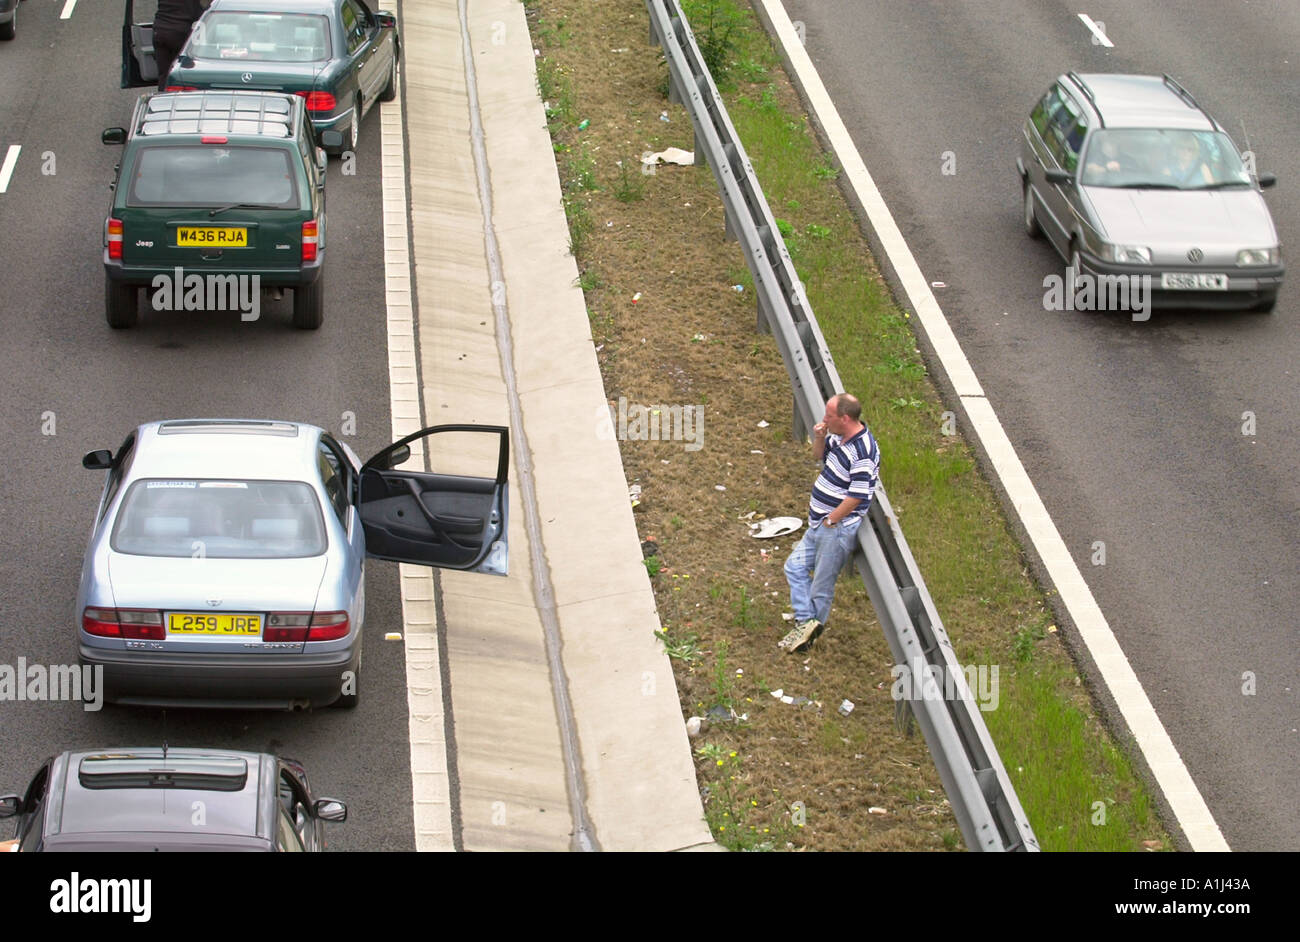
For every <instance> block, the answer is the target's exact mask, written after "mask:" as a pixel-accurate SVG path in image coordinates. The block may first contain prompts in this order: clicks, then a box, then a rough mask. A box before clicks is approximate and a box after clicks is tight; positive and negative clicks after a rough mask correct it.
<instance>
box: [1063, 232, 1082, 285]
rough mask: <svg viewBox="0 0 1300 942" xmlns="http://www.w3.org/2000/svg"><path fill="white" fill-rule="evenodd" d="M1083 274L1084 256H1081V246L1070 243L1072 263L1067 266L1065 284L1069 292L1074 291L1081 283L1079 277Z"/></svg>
mask: <svg viewBox="0 0 1300 942" xmlns="http://www.w3.org/2000/svg"><path fill="white" fill-rule="evenodd" d="M1082 274H1083V256H1082V255H1080V254H1079V246H1078V244H1077V243H1075V242H1071V243H1070V262H1069V264H1067V265H1066V266H1065V284H1066V290H1067V291H1073V290H1074V286H1076V285H1078V283H1079V276H1081V275H1082Z"/></svg>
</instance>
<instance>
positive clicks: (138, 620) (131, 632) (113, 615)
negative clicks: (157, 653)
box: [81, 607, 166, 641]
mask: <svg viewBox="0 0 1300 942" xmlns="http://www.w3.org/2000/svg"><path fill="white" fill-rule="evenodd" d="M81 630H82V631H84V632H85V633H86V634H88V635H96V636H97V637H100V638H129V639H139V640H143V641H162V640H163V639H164V638H165V637H166V635H165V633H164V632H163V622H162V612H160V611H157V610H148V609H138V608H89V607H88V608H87V609H86V610H85V611H84V612H82V613H81Z"/></svg>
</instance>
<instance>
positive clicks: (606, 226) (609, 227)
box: [605, 219, 614, 229]
mask: <svg viewBox="0 0 1300 942" xmlns="http://www.w3.org/2000/svg"><path fill="white" fill-rule="evenodd" d="M605 228H606V229H613V228H614V220H612V219H611V220H610V221H609V222H607V223H605Z"/></svg>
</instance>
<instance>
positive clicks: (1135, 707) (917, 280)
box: [759, 0, 1230, 851]
mask: <svg viewBox="0 0 1300 942" xmlns="http://www.w3.org/2000/svg"><path fill="white" fill-rule="evenodd" d="M759 3H760V4H761V7H762V10H763V12H764V15H765V16H766V18H767V19H768V21H769V22H770V23H771V24H772V26H773V31H774V32H775V33H776V36H777V39H778V40H780V42H781V44H782V46H783V47H784V49H785V59H786V61H787V62H789V63H790V64H791V66H792V71H793V72H794V73H795V75H796V77H797V79H798V82H799V84H800V85H801V86H802V87H803V90H804V95H805V96H806V97H807V99H808V102H809V110H810V111H812V112H813V113H814V114H815V115H816V116H817V120H818V123H819V124H820V125H821V127H822V128H823V129H824V131H825V134H826V137H827V138H828V139H829V140H830V142H831V146H832V148H833V149H834V151H835V154H836V156H837V157H838V159H839V164H840V166H841V167H843V168H844V175H845V177H846V178H847V179H848V182H849V185H850V186H851V187H852V188H853V190H854V191H856V193H857V198H858V202H859V204H860V205H861V206H862V207H863V209H864V210H865V211H866V214H867V216H868V218H869V221H870V225H871V227H872V228H873V229H875V231H876V236H877V237H878V238H879V239H880V242H881V243H882V245H883V247H884V249H885V252H886V254H887V255H888V256H889V258H890V259H891V261H892V263H893V268H894V271H895V272H896V273H897V276H898V280H899V282H900V283H901V284H902V287H903V291H904V293H906V295H907V297H908V300H909V301H911V304H912V307H913V308H914V309H915V310H916V314H917V317H918V319H919V320H920V321H921V323H922V326H923V327H924V329H925V332H926V333H927V334H928V335H929V336H930V341H931V343H932V345H933V346H934V349H935V354H936V355H937V356H938V358H939V360H940V362H941V364H942V365H943V368H944V370H945V371H946V372H947V373H948V378H949V379H950V381H951V382H952V384H953V386H954V388H955V389H956V392H957V395H958V396H959V397H960V398H961V401H962V404H963V405H964V406H965V408H966V413H967V415H968V416H969V417H970V421H971V423H972V426H973V429H972V431H973V433H974V437H975V438H976V439H978V440H979V441H980V442H981V443H982V444H983V445H984V448H985V450H986V451H987V452H988V456H989V460H990V461H991V462H992V463H993V468H994V473H996V474H997V476H998V478H999V479H1000V480H1001V481H1002V483H1003V486H1004V487H1005V488H1006V491H1007V494H1008V496H1009V497H1010V499H1011V503H1012V505H1013V507H1014V508H1015V512H1016V513H1017V514H1018V515H1019V517H1020V519H1021V521H1022V523H1023V524H1024V526H1025V530H1026V532H1027V533H1028V535H1029V539H1030V542H1032V543H1033V544H1034V547H1035V549H1037V551H1038V554H1039V556H1040V558H1041V559H1042V560H1043V564H1044V566H1046V568H1047V571H1048V576H1049V577H1050V578H1051V580H1052V582H1053V583H1054V584H1055V586H1056V588H1057V590H1058V591H1059V592H1060V594H1061V602H1062V604H1063V605H1064V606H1065V608H1066V609H1067V610H1068V611H1069V612H1070V615H1071V617H1072V618H1073V619H1074V623H1075V626H1076V627H1077V628H1078V631H1079V635H1080V637H1081V638H1082V639H1083V642H1084V644H1085V645H1086V646H1087V648H1088V653H1089V654H1090V655H1091V657H1092V659H1093V661H1094V662H1095V663H1096V665H1097V670H1098V671H1099V672H1100V673H1101V676H1102V681H1103V683H1105V684H1106V687H1107V689H1109V690H1110V691H1111V694H1112V695H1113V696H1114V698H1115V702H1116V704H1117V705H1118V706H1119V709H1120V712H1121V713H1122V714H1123V715H1124V719H1125V721H1126V722H1127V723H1128V726H1129V729H1130V730H1131V731H1132V733H1133V738H1134V739H1135V740H1136V742H1137V746H1138V748H1139V749H1140V750H1142V754H1143V755H1144V756H1145V757H1146V760H1147V763H1148V765H1149V766H1150V768H1151V773H1152V775H1153V776H1154V777H1155V779H1156V783H1157V785H1158V786H1159V788H1160V789H1161V791H1163V792H1164V794H1165V797H1166V798H1167V799H1168V801H1169V806H1170V808H1171V810H1172V811H1173V814H1174V817H1175V818H1176V819H1177V821H1178V823H1179V824H1180V825H1181V826H1182V828H1183V833H1184V834H1185V835H1186V836H1187V840H1188V843H1189V844H1191V846H1192V849H1193V850H1198V851H1225V850H1229V849H1230V848H1229V847H1228V843H1227V841H1226V840H1224V837H1223V833H1222V831H1220V830H1219V826H1218V824H1217V823H1216V822H1215V820H1214V815H1213V814H1212V813H1211V812H1210V809H1209V806H1208V805H1206V803H1205V799H1204V798H1203V797H1202V796H1201V793H1200V791H1199V790H1198V789H1197V787H1196V783H1195V782H1194V781H1193V780H1192V776H1191V773H1190V772H1189V771H1188V770H1187V766H1186V765H1185V764H1184V763H1183V760H1182V757H1181V756H1180V755H1179V754H1178V749H1177V748H1176V747H1175V746H1174V743H1173V740H1171V739H1170V737H1169V733H1168V732H1167V731H1166V730H1165V727H1164V724H1163V723H1162V722H1161V721H1160V717H1159V716H1158V715H1157V714H1156V711H1155V708H1154V707H1153V706H1152V704H1151V701H1150V699H1149V698H1148V697H1147V695H1146V691H1145V690H1144V689H1143V688H1142V684H1141V682H1140V681H1139V680H1138V677H1137V674H1136V673H1135V672H1134V670H1133V667H1132V665H1131V664H1130V663H1129V660H1128V658H1127V656H1126V655H1125V654H1124V651H1123V649H1122V648H1121V647H1120V645H1119V642H1118V641H1117V640H1116V638H1115V635H1114V632H1112V631H1111V628H1110V624H1109V622H1107V620H1106V616H1105V615H1104V614H1103V613H1102V611H1101V607H1100V606H1099V605H1098V604H1097V601H1096V599H1095V598H1094V597H1093V595H1092V592H1091V590H1089V588H1088V584H1087V583H1086V582H1085V581H1084V578H1083V574H1082V573H1081V572H1080V571H1079V567H1078V565H1077V564H1076V563H1075V562H1074V558H1073V557H1072V556H1071V555H1070V553H1069V550H1068V549H1067V548H1066V545H1065V542H1064V541H1063V540H1062V539H1061V534H1060V532H1059V531H1058V530H1057V529H1056V524H1055V523H1054V522H1053V521H1052V518H1051V516H1050V515H1049V514H1048V512H1047V508H1046V506H1044V504H1043V502H1042V499H1041V498H1040V497H1039V495H1038V490H1037V488H1035V487H1034V484H1033V481H1031V480H1030V478H1029V474H1028V472H1026V471H1025V468H1024V465H1023V464H1021V462H1020V458H1019V457H1018V456H1017V455H1016V451H1015V448H1014V447H1012V445H1011V441H1010V439H1008V438H1007V434H1006V432H1005V430H1004V429H1003V428H1002V423H1001V422H1000V421H999V420H998V417H997V415H996V414H995V413H994V411H993V406H992V404H991V403H990V402H989V401H988V399H987V398H986V397H985V395H984V391H983V390H982V389H981V388H980V385H979V380H978V379H977V378H976V376H975V371H974V370H973V369H972V368H971V365H970V363H969V361H968V360H967V359H966V355H965V353H964V352H963V351H962V349H961V346H960V345H959V344H958V342H957V339H956V337H955V335H954V334H953V332H952V328H951V327H950V326H949V324H948V321H947V318H946V317H945V316H944V313H943V311H942V310H941V309H940V307H939V302H938V301H937V300H935V297H934V294H933V292H931V290H930V285H929V283H928V282H927V281H926V279H925V276H924V275H923V274H922V273H921V269H920V266H919V265H918V264H917V262H916V259H915V257H914V256H913V255H912V251H911V249H910V248H909V247H908V245H907V242H906V240H905V239H904V238H903V234H902V231H901V230H900V229H899V228H898V224H897V223H896V222H895V221H894V217H893V214H892V213H890V211H889V207H888V206H887V205H886V204H885V200H884V197H883V196H881V194H880V190H879V189H877V187H876V184H875V182H874V181H873V180H872V179H871V174H870V173H868V172H867V167H866V164H865V163H864V162H863V160H862V155H861V154H859V153H858V149H857V146H856V145H855V144H854V143H853V139H852V137H850V136H849V132H848V128H846V127H845V126H844V122H843V121H842V120H841V119H840V116H839V111H838V110H837V109H836V107H835V103H834V102H833V101H831V97H830V95H829V94H828V93H827V91H826V86H825V85H823V84H822V80H821V76H820V75H819V74H818V73H817V69H816V67H815V66H814V65H813V63H812V59H810V58H809V56H808V53H807V51H806V50H805V49H804V47H803V44H802V43H801V42H800V40H799V36H798V34H797V33H796V32H795V29H794V24H793V23H791V22H790V17H789V16H788V15H787V14H786V12H785V8H784V7H783V6H782V5H781V2H780V0H759ZM1079 15H1080V17H1081V18H1083V19H1084V20H1085V22H1088V23H1090V24H1091V23H1092V21H1091V20H1090V19H1088V18H1087V17H1085V16H1084V15H1083V14H1079ZM1092 25H1095V24H1092ZM1102 35H1103V37H1104V34H1102ZM1106 45H1108V46H1109V45H1110V42H1109V41H1106Z"/></svg>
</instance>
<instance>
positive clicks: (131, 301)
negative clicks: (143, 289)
mask: <svg viewBox="0 0 1300 942" xmlns="http://www.w3.org/2000/svg"><path fill="white" fill-rule="evenodd" d="M104 314H105V316H106V317H107V318H108V326H109V327H112V328H113V329H114V330H122V329H123V328H126V327H134V326H135V325H136V324H138V323H139V322H140V289H139V288H138V287H136V286H135V285H128V284H124V283H123V282H120V281H114V280H113V279H112V278H109V277H108V276H105V277H104Z"/></svg>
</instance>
